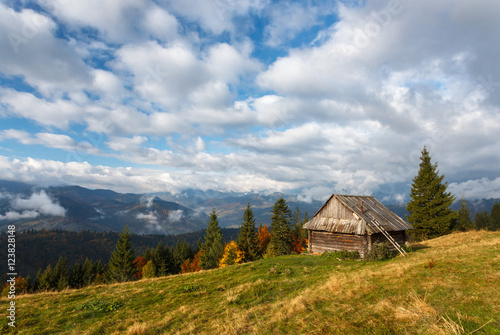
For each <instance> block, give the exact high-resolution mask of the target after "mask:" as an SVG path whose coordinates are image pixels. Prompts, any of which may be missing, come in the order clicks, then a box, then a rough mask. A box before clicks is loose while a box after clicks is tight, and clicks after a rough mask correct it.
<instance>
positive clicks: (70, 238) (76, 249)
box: [0, 228, 239, 279]
mask: <svg viewBox="0 0 500 335" xmlns="http://www.w3.org/2000/svg"><path fill="white" fill-rule="evenodd" d="M238 231H239V229H230V228H227V229H226V228H223V229H222V234H223V236H224V240H226V241H229V240H235V239H236V237H237V235H238ZM119 235H120V234H119V233H116V232H89V231H81V232H70V231H63V230H41V231H27V232H24V233H22V232H19V233H18V234H17V235H16V245H18V248H17V249H16V269H17V272H18V274H19V275H21V276H23V277H26V276H27V275H30V276H31V277H32V278H34V276H35V275H36V273H37V271H38V269H40V268H42V269H45V268H46V267H47V265H49V264H51V265H52V266H54V265H55V264H56V263H57V260H58V259H59V257H60V256H62V257H66V258H67V260H68V264H69V265H72V264H74V263H76V262H78V263H83V262H84V261H85V258H89V259H90V260H92V261H97V260H101V262H102V263H103V264H106V263H107V262H108V260H109V257H110V255H111V253H112V252H113V249H114V248H115V245H116V242H117V241H118V238H119ZM204 236H205V230H200V231H197V232H192V233H186V234H180V235H132V246H133V248H134V249H135V253H136V255H137V256H138V255H140V254H142V253H143V252H144V251H145V250H146V249H147V248H155V247H156V246H157V245H158V243H159V242H162V243H163V245H166V246H171V247H173V246H175V244H176V243H177V242H181V241H186V242H187V243H188V244H189V245H191V246H192V247H193V248H195V247H196V245H197V243H198V241H199V240H203V239H204ZM0 245H2V246H3V245H5V246H6V245H7V234H6V233H2V234H1V235H0ZM0 257H1V258H2V259H7V248H0ZM2 279H3V278H2Z"/></svg>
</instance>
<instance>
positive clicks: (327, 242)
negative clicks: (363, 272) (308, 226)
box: [309, 230, 367, 257]
mask: <svg viewBox="0 0 500 335" xmlns="http://www.w3.org/2000/svg"><path fill="white" fill-rule="evenodd" d="M310 232H311V235H310V245H311V247H310V250H309V251H310V252H313V253H319V254H321V253H323V252H325V251H326V252H332V251H341V250H348V251H357V252H359V255H360V256H361V257H365V253H366V249H367V242H366V236H364V235H355V234H338V233H328V232H323V231H315V230H311V231H310Z"/></svg>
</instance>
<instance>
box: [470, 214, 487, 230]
mask: <svg viewBox="0 0 500 335" xmlns="http://www.w3.org/2000/svg"><path fill="white" fill-rule="evenodd" d="M474 224H475V225H476V228H477V229H479V230H481V229H488V227H489V225H490V215H489V214H488V212H487V211H486V210H484V211H482V212H476V215H475V216H474Z"/></svg>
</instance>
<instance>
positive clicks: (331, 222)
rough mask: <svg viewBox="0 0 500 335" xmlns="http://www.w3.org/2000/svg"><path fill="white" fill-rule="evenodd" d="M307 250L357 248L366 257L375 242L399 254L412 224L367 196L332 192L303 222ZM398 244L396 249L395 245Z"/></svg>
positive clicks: (311, 251) (319, 251)
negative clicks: (309, 218) (386, 244)
mask: <svg viewBox="0 0 500 335" xmlns="http://www.w3.org/2000/svg"><path fill="white" fill-rule="evenodd" d="M304 229H307V230H308V237H309V245H308V251H309V253H323V252H332V251H341V250H347V251H358V252H359V255H360V256H361V258H365V257H366V256H367V254H368V253H369V252H370V250H371V247H372V245H373V244H374V243H377V242H388V244H389V247H390V248H391V249H394V250H398V251H399V252H401V253H402V254H404V251H401V245H403V244H405V243H406V242H407V236H406V231H407V230H409V229H413V228H412V226H411V225H410V224H409V223H408V222H406V221H405V220H403V219H401V218H400V217H399V216H397V215H396V214H394V213H393V212H391V211H390V210H389V209H387V207H385V206H384V205H382V204H381V203H380V202H379V201H378V200H377V199H375V198H374V197H370V196H354V195H339V194H333V195H332V196H331V197H330V199H328V201H327V202H326V203H325V204H324V205H323V206H322V207H321V208H320V209H319V210H318V212H317V213H316V214H315V215H314V216H313V217H312V218H311V220H309V221H308V222H306V224H305V225H304ZM398 247H399V248H398Z"/></svg>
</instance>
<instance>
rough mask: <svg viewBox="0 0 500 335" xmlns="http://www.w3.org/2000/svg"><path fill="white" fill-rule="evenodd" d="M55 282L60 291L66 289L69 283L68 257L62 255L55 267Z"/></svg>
mask: <svg viewBox="0 0 500 335" xmlns="http://www.w3.org/2000/svg"><path fill="white" fill-rule="evenodd" d="M53 276H54V284H55V286H56V288H57V289H58V290H59V291H62V290H64V289H65V288H66V287H67V286H68V285H69V275H68V262H67V260H66V258H65V257H64V258H63V257H62V256H60V257H59V260H58V261H57V263H56V266H55V267H54V275H53Z"/></svg>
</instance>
